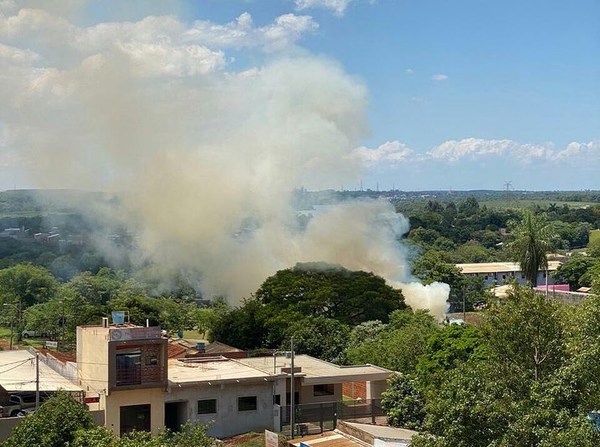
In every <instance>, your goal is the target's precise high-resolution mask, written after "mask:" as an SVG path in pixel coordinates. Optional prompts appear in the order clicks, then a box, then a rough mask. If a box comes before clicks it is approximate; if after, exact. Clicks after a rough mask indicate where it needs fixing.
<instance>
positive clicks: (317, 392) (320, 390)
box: [313, 383, 335, 396]
mask: <svg viewBox="0 0 600 447" xmlns="http://www.w3.org/2000/svg"><path fill="white" fill-rule="evenodd" d="M334 394H335V389H334V386H333V383H326V384H323V385H315V386H314V387H313V396H333V395H334Z"/></svg>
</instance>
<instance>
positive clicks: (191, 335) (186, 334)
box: [183, 331, 206, 340]
mask: <svg viewBox="0 0 600 447" xmlns="http://www.w3.org/2000/svg"><path fill="white" fill-rule="evenodd" d="M183 338H185V339H186V340H206V334H201V333H200V332H198V331H183Z"/></svg>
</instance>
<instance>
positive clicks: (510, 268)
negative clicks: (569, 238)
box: [456, 261, 561, 275]
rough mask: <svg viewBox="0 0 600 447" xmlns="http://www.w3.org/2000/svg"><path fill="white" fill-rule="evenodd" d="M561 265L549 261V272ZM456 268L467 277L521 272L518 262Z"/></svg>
mask: <svg viewBox="0 0 600 447" xmlns="http://www.w3.org/2000/svg"><path fill="white" fill-rule="evenodd" d="M560 264H561V262H560V261H548V270H549V271H551V272H553V271H555V270H556V269H557V268H558V267H559V266H560ZM456 267H458V268H459V269H460V271H461V272H462V273H464V274H466V275H468V274H474V273H503V272H520V271H521V266H520V265H519V263H518V262H479V263H474V264H456ZM540 271H541V270H540Z"/></svg>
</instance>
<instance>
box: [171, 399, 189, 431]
mask: <svg viewBox="0 0 600 447" xmlns="http://www.w3.org/2000/svg"><path fill="white" fill-rule="evenodd" d="M187 406H188V403H187V401H182V402H165V427H166V428H168V429H169V430H170V431H172V432H178V431H180V430H181V426H182V425H183V424H185V423H186V422H187V421H188V415H187Z"/></svg>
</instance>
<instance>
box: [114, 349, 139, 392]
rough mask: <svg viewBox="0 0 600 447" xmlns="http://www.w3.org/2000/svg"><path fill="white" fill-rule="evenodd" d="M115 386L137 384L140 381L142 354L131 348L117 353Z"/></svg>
mask: <svg viewBox="0 0 600 447" xmlns="http://www.w3.org/2000/svg"><path fill="white" fill-rule="evenodd" d="M116 363H117V386H126V385H139V384H140V383H142V374H141V372H142V368H141V363H142V354H141V352H140V351H139V350H132V351H129V352H124V353H122V354H121V353H120V354H117V362H116Z"/></svg>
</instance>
